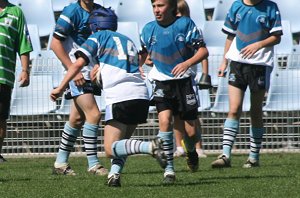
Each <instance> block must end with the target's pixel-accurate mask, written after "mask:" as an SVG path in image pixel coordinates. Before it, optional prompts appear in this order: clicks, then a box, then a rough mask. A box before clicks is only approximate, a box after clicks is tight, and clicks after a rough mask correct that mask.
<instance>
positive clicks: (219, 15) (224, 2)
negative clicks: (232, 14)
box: [212, 0, 235, 21]
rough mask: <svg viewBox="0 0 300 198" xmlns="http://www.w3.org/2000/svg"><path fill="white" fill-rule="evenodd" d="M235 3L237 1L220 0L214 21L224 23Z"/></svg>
mask: <svg viewBox="0 0 300 198" xmlns="http://www.w3.org/2000/svg"><path fill="white" fill-rule="evenodd" d="M234 1H235V0H219V1H218V3H217V5H216V7H215V9H214V14H213V17H212V20H213V21H216V20H221V21H224V20H225V18H226V14H227V12H228V10H229V9H230V7H231V5H232V3H233V2H234Z"/></svg>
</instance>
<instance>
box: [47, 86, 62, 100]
mask: <svg viewBox="0 0 300 198" xmlns="http://www.w3.org/2000/svg"><path fill="white" fill-rule="evenodd" d="M62 93H63V91H62V90H61V89H60V88H59V87H57V88H55V89H53V90H52V91H51V94H50V98H51V100H52V101H53V102H55V101H56V100H57V98H59V97H61V95H62Z"/></svg>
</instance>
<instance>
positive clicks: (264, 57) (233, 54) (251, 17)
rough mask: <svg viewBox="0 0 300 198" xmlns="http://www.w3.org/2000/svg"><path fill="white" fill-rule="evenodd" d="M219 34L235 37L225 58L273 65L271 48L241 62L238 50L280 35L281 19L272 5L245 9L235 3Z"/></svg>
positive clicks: (241, 4) (265, 3)
mask: <svg viewBox="0 0 300 198" xmlns="http://www.w3.org/2000/svg"><path fill="white" fill-rule="evenodd" d="M222 30H223V32H225V33H226V34H232V35H235V38H234V40H233V42H232V44H231V46H230V49H229V51H228V52H227V54H226V58H228V59H230V60H234V61H238V62H243V63H249V64H255V65H266V66H273V53H274V52H273V46H271V47H265V48H262V49H260V50H259V51H257V52H256V53H255V54H254V56H253V57H252V58H247V59H243V58H242V57H241V55H240V51H241V49H243V48H244V47H246V46H248V45H250V44H252V43H255V42H257V41H261V40H264V39H266V38H268V37H270V36H271V35H282V26H281V17H280V12H279V10H278V7H277V5H276V3H274V2H272V1H269V0H263V1H261V2H260V3H258V4H256V5H253V6H249V5H246V4H244V3H243V1H242V0H237V1H235V2H234V3H233V4H232V6H231V8H230V10H229V12H228V14H227V16H226V19H225V23H224V26H223V29H222Z"/></svg>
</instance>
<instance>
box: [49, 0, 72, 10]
mask: <svg viewBox="0 0 300 198" xmlns="http://www.w3.org/2000/svg"><path fill="white" fill-rule="evenodd" d="M70 3H71V0H52V9H53V11H54V12H61V11H62V10H63V9H64V7H65V6H67V5H69V4H70Z"/></svg>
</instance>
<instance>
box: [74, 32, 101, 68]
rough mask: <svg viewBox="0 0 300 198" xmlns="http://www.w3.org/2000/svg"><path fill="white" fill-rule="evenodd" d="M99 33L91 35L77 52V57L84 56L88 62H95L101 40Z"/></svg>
mask: <svg viewBox="0 0 300 198" xmlns="http://www.w3.org/2000/svg"><path fill="white" fill-rule="evenodd" d="M96 35H98V34H93V35H91V36H90V37H89V38H88V39H87V40H86V41H85V42H84V43H83V44H82V45H81V47H80V48H79V49H78V50H77V51H76V52H75V57H76V58H78V57H82V58H84V59H85V61H86V63H87V64H89V63H90V62H95V57H96V56H97V52H98V49H99V47H98V46H99V42H98V39H97V37H96Z"/></svg>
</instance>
